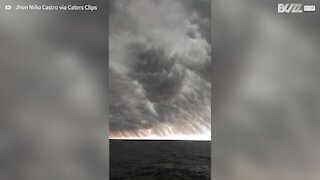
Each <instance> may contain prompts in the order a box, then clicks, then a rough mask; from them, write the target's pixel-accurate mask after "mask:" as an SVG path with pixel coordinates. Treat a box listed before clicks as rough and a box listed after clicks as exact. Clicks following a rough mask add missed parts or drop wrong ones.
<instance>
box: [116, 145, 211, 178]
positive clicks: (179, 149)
mask: <svg viewBox="0 0 320 180" xmlns="http://www.w3.org/2000/svg"><path fill="white" fill-rule="evenodd" d="M210 159H211V158H210V142H209V141H153V140H110V179H111V180H209V179H210Z"/></svg>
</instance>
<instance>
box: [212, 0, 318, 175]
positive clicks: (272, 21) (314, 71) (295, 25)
mask: <svg viewBox="0 0 320 180" xmlns="http://www.w3.org/2000/svg"><path fill="white" fill-rule="evenodd" d="M278 3H302V4H303V5H315V6H316V12H304V13H301V14H278V13H277V6H278V5H277V4H278ZM319 7H320V3H319V1H316V0H313V1H310V0H306V1H287V0H284V1H279V0H277V1H275V0H270V1H263V0H238V1H232V0H215V1H212V27H213V32H212V34H213V35H212V36H213V41H212V42H213V53H212V54H213V63H212V65H213V71H212V79H213V80H212V87H213V88H212V104H213V106H212V114H213V115H212V121H213V123H212V127H213V129H212V132H213V138H212V139H213V148H212V179H226V180H233V179H236V180H257V179H259V180H269V179H274V180H278V179H279V180H301V179H305V180H317V179H319V178H320V173H319V167H320V141H319V139H320V131H319V129H320V121H319V110H320V109H319V108H320V91H319V88H320V81H319V77H320V59H319V57H320V36H319V32H320V31H319V30H320V24H319V19H320V16H319V15H320V14H319V10H318V8H319Z"/></svg>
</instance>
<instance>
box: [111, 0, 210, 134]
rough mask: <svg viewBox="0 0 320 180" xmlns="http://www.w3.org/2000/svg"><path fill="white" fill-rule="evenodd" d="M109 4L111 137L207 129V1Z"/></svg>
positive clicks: (199, 132) (180, 132)
mask: <svg viewBox="0 0 320 180" xmlns="http://www.w3.org/2000/svg"><path fill="white" fill-rule="evenodd" d="M190 3H191V4H197V3H199V4H198V6H196V8H194V9H193V8H192V7H191V6H190ZM111 4H112V5H111V6H110V7H113V8H112V10H111V14H110V19H109V20H110V27H109V28H110V40H109V41H110V76H109V83H110V84H109V88H110V102H109V103H110V104H109V105H110V130H111V137H112V135H115V134H117V133H118V134H119V132H121V133H120V134H121V135H122V136H123V135H125V134H126V132H128V131H129V132H131V133H130V135H131V136H132V134H133V135H134V136H144V135H145V134H140V133H139V132H138V131H139V130H141V129H149V133H148V134H152V135H158V136H165V135H166V134H170V133H174V134H185V135H190V134H204V133H210V131H211V129H210V123H211V117H210V106H211V101H210V99H211V95H210V91H211V83H210V68H211V54H210V53H211V52H210V49H211V47H210V41H209V40H208V38H207V37H206V35H204V34H205V33H204V32H205V31H206V32H210V29H209V28H208V27H209V26H207V29H206V28H205V27H206V26H204V25H203V23H204V22H205V21H207V20H209V19H210V16H209V13H202V12H201V9H202V10H204V11H210V6H209V5H210V4H209V1H198V0H197V1H195V0H193V1H186V2H181V1H178V0H169V1H167V0H166V1H147V0H140V1H127V0H117V1H111ZM204 4H206V5H207V6H204ZM203 19H205V20H204V21H203ZM208 22H209V21H208Z"/></svg>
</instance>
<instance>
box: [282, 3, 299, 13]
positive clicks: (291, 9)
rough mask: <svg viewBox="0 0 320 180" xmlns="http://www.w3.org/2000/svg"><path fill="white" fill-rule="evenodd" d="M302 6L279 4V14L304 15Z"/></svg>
mask: <svg viewBox="0 0 320 180" xmlns="http://www.w3.org/2000/svg"><path fill="white" fill-rule="evenodd" d="M302 12H303V10H302V4H294V3H287V4H281V3H279V4H278V13H302Z"/></svg>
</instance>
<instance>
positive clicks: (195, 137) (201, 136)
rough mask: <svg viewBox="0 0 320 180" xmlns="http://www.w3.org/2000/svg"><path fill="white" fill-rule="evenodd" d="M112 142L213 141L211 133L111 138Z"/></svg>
mask: <svg viewBox="0 0 320 180" xmlns="http://www.w3.org/2000/svg"><path fill="white" fill-rule="evenodd" d="M109 139H110V140H181V141H211V133H206V134H197V135H176V134H171V135H167V136H155V135H150V136H145V137H142V136H139V137H109Z"/></svg>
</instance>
